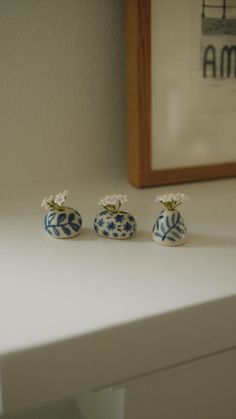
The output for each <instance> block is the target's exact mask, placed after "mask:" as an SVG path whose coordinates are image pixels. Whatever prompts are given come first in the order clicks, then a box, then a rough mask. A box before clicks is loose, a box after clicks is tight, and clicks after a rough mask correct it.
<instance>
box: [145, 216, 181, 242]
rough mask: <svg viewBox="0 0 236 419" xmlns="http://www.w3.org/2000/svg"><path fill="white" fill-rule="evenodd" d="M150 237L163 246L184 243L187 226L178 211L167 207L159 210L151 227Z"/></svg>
mask: <svg viewBox="0 0 236 419" xmlns="http://www.w3.org/2000/svg"><path fill="white" fill-rule="evenodd" d="M152 239H153V240H154V241H155V242H157V243H159V244H161V245H164V246H179V245H181V244H183V243H185V242H186V239H187V228H186V226H185V224H184V220H183V217H182V216H181V214H180V212H179V211H177V210H173V211H169V210H167V209H164V210H163V211H161V213H160V215H159V217H158V218H157V220H156V222H155V224H154V227H153V231H152Z"/></svg>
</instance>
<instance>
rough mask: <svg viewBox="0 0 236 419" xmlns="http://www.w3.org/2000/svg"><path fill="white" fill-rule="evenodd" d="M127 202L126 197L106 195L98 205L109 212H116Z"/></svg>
mask: <svg viewBox="0 0 236 419" xmlns="http://www.w3.org/2000/svg"><path fill="white" fill-rule="evenodd" d="M127 201H128V199H127V195H106V196H104V197H102V198H101V199H100V201H99V202H98V205H101V206H102V207H104V208H105V209H107V210H109V211H112V212H117V211H118V210H119V208H120V206H121V205H122V204H124V203H125V202H127Z"/></svg>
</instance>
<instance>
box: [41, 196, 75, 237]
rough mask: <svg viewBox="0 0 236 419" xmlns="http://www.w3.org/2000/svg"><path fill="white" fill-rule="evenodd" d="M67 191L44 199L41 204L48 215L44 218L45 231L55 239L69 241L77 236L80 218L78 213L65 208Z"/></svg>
mask: <svg viewBox="0 0 236 419" xmlns="http://www.w3.org/2000/svg"><path fill="white" fill-rule="evenodd" d="M66 198H67V191H64V192H60V193H58V194H57V195H50V196H49V197H48V198H47V197H45V198H44V199H43V201H42V203H41V206H42V207H44V208H45V209H46V210H47V211H48V213H47V215H46V216H45V218H44V228H45V231H46V232H47V233H48V234H49V235H50V236H51V237H54V238H56V239H69V238H72V237H75V236H77V235H78V234H79V231H80V228H81V225H82V218H81V215H80V213H79V212H78V211H76V210H75V209H73V208H69V207H66V206H65V200H66Z"/></svg>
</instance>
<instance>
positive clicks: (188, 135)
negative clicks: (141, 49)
mask: <svg viewBox="0 0 236 419" xmlns="http://www.w3.org/2000/svg"><path fill="white" fill-rule="evenodd" d="M211 2H212V0H208V1H206V3H207V4H209V5H210V3H211ZM216 3H217V4H218V5H219V9H215V10H213V9H211V8H210V7H209V8H206V9H205V15H206V16H207V17H208V16H211V17H214V16H215V17H216V18H218V19H220V17H221V9H220V7H221V5H222V0H214V4H216ZM230 5H231V6H233V7H234V5H235V6H236V1H234V0H231V1H230ZM202 7H203V2H202V0H178V1H173V0H152V1H151V11H152V13H151V75H152V81H151V84H152V86H151V91H152V95H151V97H152V99H151V100H152V103H151V109H152V114H151V120H152V126H151V131H152V136H151V138H152V142H151V146H152V158H151V164H152V169H153V170H160V169H171V168H183V167H192V166H201V165H213V164H220V163H229V162H235V161H236V78H234V75H233V73H232V74H230V77H226V76H225V74H224V77H221V75H220V71H221V70H220V68H221V61H220V60H221V51H222V48H223V47H224V46H225V45H228V46H230V47H231V46H232V45H236V36H235V35H232V34H228V35H222V34H217V35H216V34H212V35H211V34H203V33H202ZM235 10H236V9H235ZM212 11H213V15H211V12H212ZM231 12H232V13H233V12H234V10H233V8H232V10H231ZM231 12H230V13H231ZM217 13H218V15H217ZM229 17H231V18H232V17H234V16H233V14H231V15H230V16H229ZM209 45H213V47H214V48H215V63H214V65H215V73H216V74H215V76H214V77H213V65H212V64H207V72H208V73H207V77H204V72H203V66H204V53H205V51H206V48H207V47H208V46H209ZM209 54H210V55H209V56H208V61H209V62H211V61H212V55H211V54H212V52H211V51H210V52H209ZM233 58H234V56H233V54H232V60H233ZM225 60H227V55H226V56H225V57H224V61H225ZM235 65H236V57H235ZM232 66H234V62H232Z"/></svg>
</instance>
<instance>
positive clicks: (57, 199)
mask: <svg viewBox="0 0 236 419" xmlns="http://www.w3.org/2000/svg"><path fill="white" fill-rule="evenodd" d="M66 197H67V191H64V192H60V193H58V194H57V195H55V197H54V202H55V203H56V204H57V205H58V206H59V207H62V206H63V205H64V203H65V200H66Z"/></svg>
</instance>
